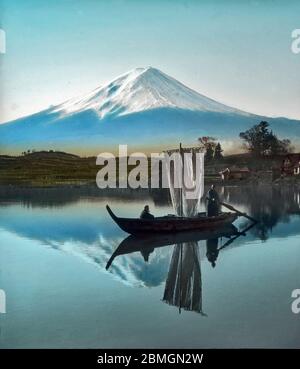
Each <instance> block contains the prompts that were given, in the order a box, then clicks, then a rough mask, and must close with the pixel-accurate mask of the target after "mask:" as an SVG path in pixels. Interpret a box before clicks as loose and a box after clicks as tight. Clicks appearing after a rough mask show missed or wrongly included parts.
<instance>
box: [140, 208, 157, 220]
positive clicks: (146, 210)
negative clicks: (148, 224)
mask: <svg viewBox="0 0 300 369" xmlns="http://www.w3.org/2000/svg"><path fill="white" fill-rule="evenodd" d="M140 219H154V216H153V215H152V214H151V213H150V209H149V205H145V207H144V210H143V211H142V212H141V215H140Z"/></svg>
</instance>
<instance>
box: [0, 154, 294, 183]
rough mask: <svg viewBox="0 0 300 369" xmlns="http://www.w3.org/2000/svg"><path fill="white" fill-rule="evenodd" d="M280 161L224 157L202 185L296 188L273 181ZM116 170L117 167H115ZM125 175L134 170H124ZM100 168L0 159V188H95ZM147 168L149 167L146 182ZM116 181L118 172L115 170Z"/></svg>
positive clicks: (51, 157)
mask: <svg viewBox="0 0 300 369" xmlns="http://www.w3.org/2000/svg"><path fill="white" fill-rule="evenodd" d="M117 160H118V159H117ZM281 162H282V157H277V158H263V159H257V158H253V157H251V156H250V155H249V154H236V155H230V156H225V157H224V158H223V159H222V160H219V161H211V162H209V163H206V164H205V178H204V181H205V184H206V185H209V184H212V183H215V184H218V185H220V186H225V187H227V186H244V185H263V184H274V185H277V184H282V185H284V184H299V183H300V176H293V177H287V178H283V179H282V178H280V177H276V178H274V175H273V168H274V167H279V166H280V163H281ZM117 167H118V165H117ZM128 168H129V169H128V170H129V171H130V170H131V169H132V168H134V166H132V167H128ZM226 168H247V170H248V169H249V170H248V172H249V173H250V174H249V175H248V177H247V178H242V179H229V180H224V181H223V180H222V179H221V175H220V172H221V171H224V170H225V169H226ZM100 169H101V166H99V165H96V157H79V156H77V155H73V154H69V153H65V152H57V151H41V152H32V153H26V155H22V156H7V155H0V186H7V187H11V188H23V187H24V188H53V187H60V188H73V187H79V188H85V187H86V188H89V187H90V188H93V187H94V188H97V187H96V176H97V173H98V171H99V170H100ZM150 170H151V167H150V165H149V178H150ZM117 178H118V170H117Z"/></svg>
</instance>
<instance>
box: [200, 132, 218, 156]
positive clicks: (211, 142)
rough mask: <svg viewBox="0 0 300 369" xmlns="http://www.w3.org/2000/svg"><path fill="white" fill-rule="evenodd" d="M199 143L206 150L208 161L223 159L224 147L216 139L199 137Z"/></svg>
mask: <svg viewBox="0 0 300 369" xmlns="http://www.w3.org/2000/svg"><path fill="white" fill-rule="evenodd" d="M198 141H199V143H200V145H201V146H202V147H203V148H204V150H205V160H206V161H212V160H222V159H223V154H222V152H223V149H222V146H221V144H220V142H216V139H215V138H214V137H209V136H204V137H199V138H198Z"/></svg>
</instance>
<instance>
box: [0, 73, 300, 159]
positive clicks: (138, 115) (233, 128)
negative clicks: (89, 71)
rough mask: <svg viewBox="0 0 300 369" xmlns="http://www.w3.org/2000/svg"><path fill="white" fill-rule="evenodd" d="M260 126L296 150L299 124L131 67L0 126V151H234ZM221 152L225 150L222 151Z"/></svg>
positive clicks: (162, 74) (77, 152) (166, 77)
mask: <svg viewBox="0 0 300 369" xmlns="http://www.w3.org/2000/svg"><path fill="white" fill-rule="evenodd" d="M261 120H267V121H268V122H269V123H270V125H271V127H272V130H273V131H274V132H275V133H276V134H277V135H278V136H279V137H281V138H289V139H291V140H292V142H293V145H294V146H295V147H297V149H298V147H300V122H299V121H297V120H290V119H287V118H269V117H262V116H257V115H255V114H250V113H246V112H243V111H241V110H238V109H234V108H232V107H228V106H226V105H224V104H221V103H218V102H217V101H214V100H212V99H209V98H207V97H206V96H203V95H201V94H199V93H197V92H196V91H193V90H191V89H190V88H188V87H186V86H184V85H183V84H182V83H180V82H178V81H177V80H175V79H174V78H172V77H169V76H168V75H166V74H165V73H163V72H161V71H159V70H158V69H155V68H151V67H149V68H137V69H134V70H132V71H131V72H129V73H126V74H124V75H122V76H120V77H118V78H116V79H115V80H113V81H112V82H110V83H108V84H106V85H104V86H102V87H99V88H97V89H95V90H94V91H92V92H90V93H89V94H86V95H84V96H82V97H77V98H73V99H70V100H68V101H66V102H64V103H62V104H60V105H56V106H53V107H50V108H48V109H45V110H43V111H40V112H38V113H36V114H32V115H30V116H26V117H23V118H20V119H17V120H15V121H11V122H8V123H5V124H1V125H0V150H1V152H2V153H6V154H11V153H17V154H19V153H20V152H22V151H24V150H28V149H29V148H30V149H35V150H36V151H39V150H50V149H51V150H60V151H67V152H71V153H75V154H79V155H82V154H84V155H86V154H89V155H95V154H98V153H99V148H100V147H101V149H105V150H108V151H113V152H115V150H116V148H117V147H118V145H119V144H121V143H122V144H127V145H128V146H130V147H131V149H132V150H133V151H135V150H136V149H138V150H141V151H145V152H153V151H152V150H155V151H157V150H159V151H161V150H164V149H166V148H169V147H172V146H176V145H178V142H183V143H184V144H185V145H195V144H196V142H197V138H198V137H201V136H213V137H216V138H218V140H220V142H221V143H222V145H223V147H224V149H225V150H229V151H230V152H235V151H236V149H238V150H239V149H240V146H241V142H240V141H239V134H240V132H242V131H244V130H246V129H248V128H250V127H251V126H253V125H254V124H256V123H259V122H260V121H261ZM227 152H228V151H227Z"/></svg>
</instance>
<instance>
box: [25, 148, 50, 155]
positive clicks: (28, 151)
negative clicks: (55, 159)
mask: <svg viewBox="0 0 300 369" xmlns="http://www.w3.org/2000/svg"><path fill="white" fill-rule="evenodd" d="M46 151H47V150H46ZM35 152H36V151H35V150H34V149H33V150H27V151H22V155H23V156H25V155H28V154H33V153H35ZM47 152H55V151H54V150H48V151H47Z"/></svg>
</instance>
